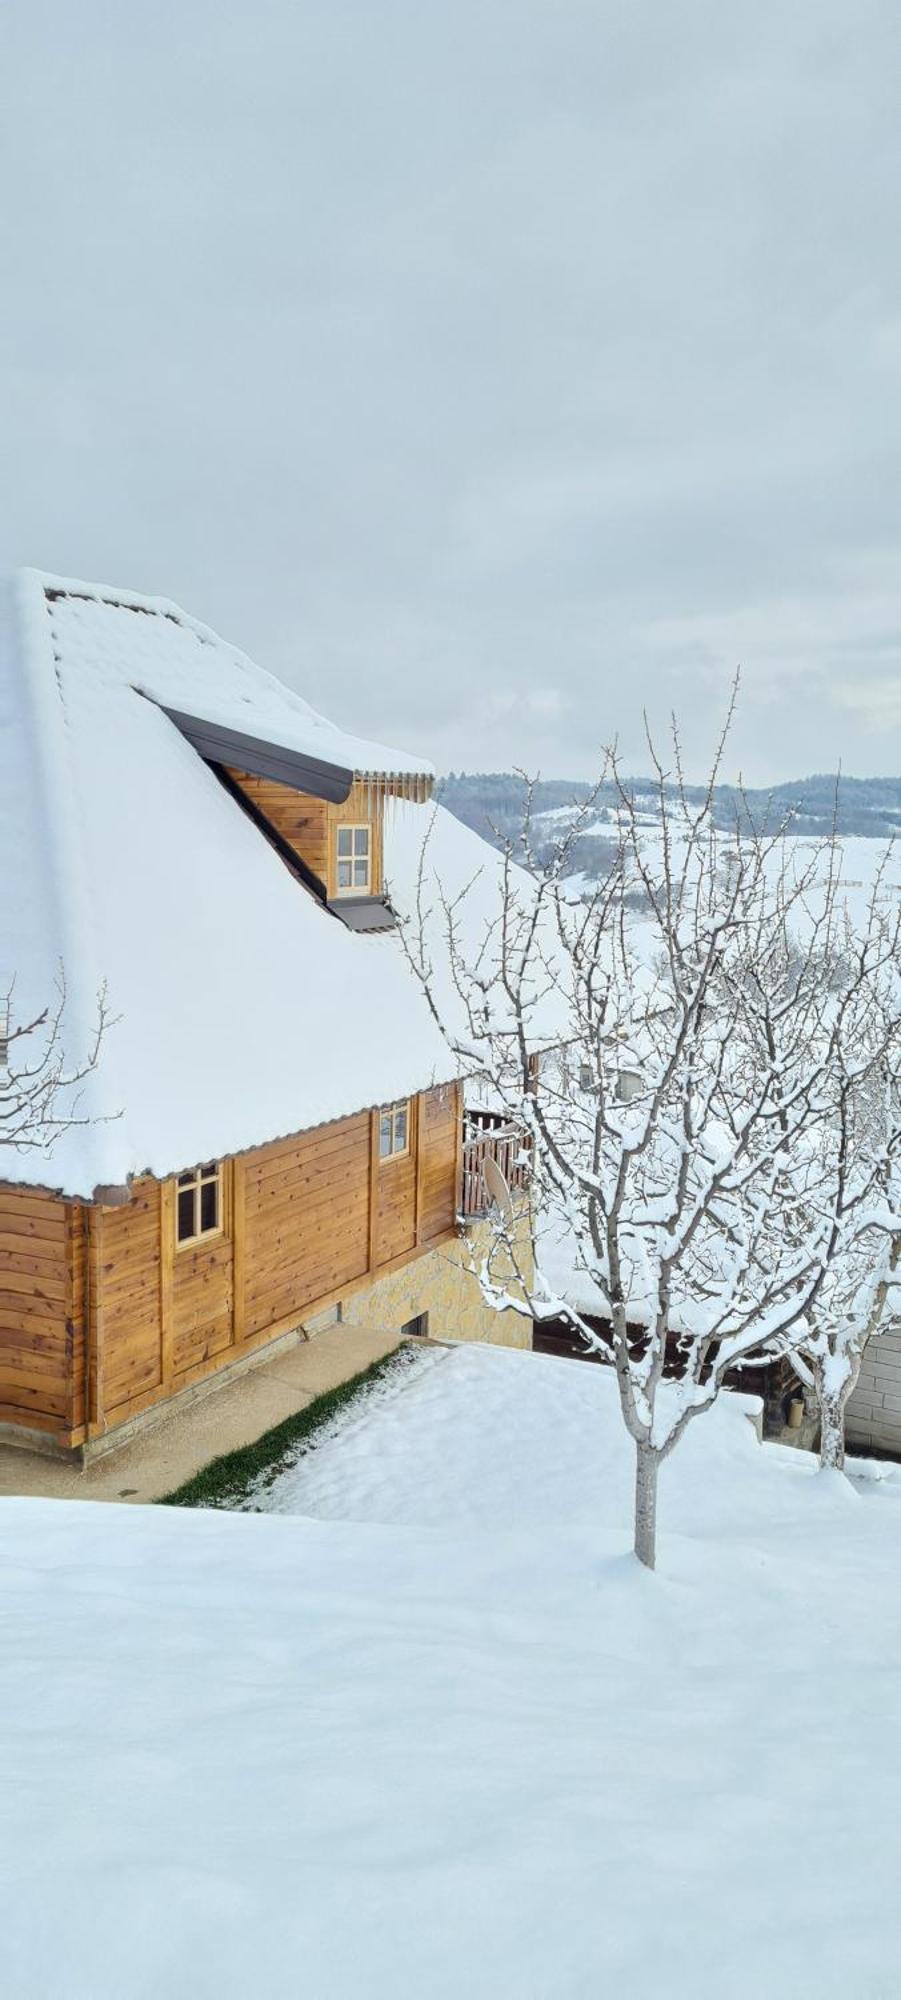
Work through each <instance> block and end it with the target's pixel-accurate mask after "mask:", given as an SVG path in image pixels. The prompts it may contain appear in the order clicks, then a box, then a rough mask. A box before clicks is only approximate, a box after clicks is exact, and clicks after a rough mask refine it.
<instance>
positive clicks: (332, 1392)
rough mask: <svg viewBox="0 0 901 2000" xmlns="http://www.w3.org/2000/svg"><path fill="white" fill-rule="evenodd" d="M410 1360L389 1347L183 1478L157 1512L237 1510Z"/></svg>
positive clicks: (408, 1352) (402, 1349) (407, 1353)
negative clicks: (357, 1371) (326, 1426)
mask: <svg viewBox="0 0 901 2000" xmlns="http://www.w3.org/2000/svg"><path fill="white" fill-rule="evenodd" d="M401 1356H403V1357H404V1359H405V1360H406V1359H410V1360H412V1359H413V1350H412V1349H411V1348H410V1346H409V1344H408V1343H407V1342H405V1341H404V1342H401V1344H400V1346H398V1347H395V1348H392V1350H391V1353H390V1354H385V1355H383V1357H382V1359H381V1361H373V1363H372V1365H371V1367H369V1368H363V1369H362V1370H361V1371H360V1374H359V1375H352V1376H351V1377H350V1380H349V1381H348V1382H340V1383H339V1384H338V1387H337V1388H336V1389H327V1390H326V1391H325V1394H324V1395H322V1396H317V1397H316V1399H315V1402H312V1403H307V1404H306V1406H305V1408H304V1409H302V1410H297V1411H295V1414H294V1415H293V1416H292V1417H285V1419H284V1422H283V1423H280V1424H276V1425H275V1427H274V1429H273V1430H271V1431H264V1432H263V1435H262V1437H259V1438H257V1439H256V1441H255V1442H254V1443H253V1444H245V1445H241V1447H240V1449H239V1450H238V1451H229V1452H225V1453H224V1455H223V1456H222V1458H214V1459H213V1460H212V1461H211V1463H210V1464H209V1465H205V1466H204V1467H203V1470H202V1471H201V1472H196V1473H195V1474H194V1477H193V1479H186V1480H185V1483H184V1485H183V1486H178V1487H176V1489H175V1492H174V1493H167V1494H165V1495H164V1497H163V1498H162V1499H161V1500H158V1501H157V1506H159V1507H239V1506H240V1505H241V1503H242V1502H243V1501H245V1500H246V1499H247V1497H248V1494H249V1493H250V1490H251V1488H252V1487H253V1486H255V1485H258V1484H259V1483H261V1482H262V1484H263V1485H264V1486H266V1485H271V1484H272V1481H273V1480H274V1479H275V1478H277V1476H278V1474H279V1473H280V1472H281V1471H282V1468H283V1465H284V1461H285V1458H286V1457H287V1455H288V1453H290V1454H291V1457H292V1461H293V1460H294V1459H295V1458H297V1457H300V1456H301V1453H302V1451H303V1449H305V1448H307V1447H309V1445H310V1444H311V1443H312V1442H313V1441H314V1439H315V1434H316V1432H317V1431H319V1430H321V1429H322V1426H323V1424H327V1423H329V1422H330V1420H331V1418H332V1417H335V1416H337V1415H338V1412H339V1411H340V1410H344V1409H346V1408H347V1405H348V1403H353V1402H355V1401H356V1398H357V1397H358V1396H360V1395H361V1394H363V1393H364V1392H365V1391H366V1390H368V1389H370V1388H372V1386H373V1384H374V1383H376V1382H378V1381H379V1380H380V1379H381V1378H382V1377H383V1376H385V1375H387V1374H389V1373H390V1372H391V1371H392V1370H393V1369H394V1368H396V1366H397V1363H398V1360H399V1359H400V1357H401Z"/></svg>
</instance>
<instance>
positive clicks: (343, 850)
mask: <svg viewBox="0 0 901 2000" xmlns="http://www.w3.org/2000/svg"><path fill="white" fill-rule="evenodd" d="M353 851H354V830H353V827H352V826H339V828H338V853H339V854H352V853H353Z"/></svg>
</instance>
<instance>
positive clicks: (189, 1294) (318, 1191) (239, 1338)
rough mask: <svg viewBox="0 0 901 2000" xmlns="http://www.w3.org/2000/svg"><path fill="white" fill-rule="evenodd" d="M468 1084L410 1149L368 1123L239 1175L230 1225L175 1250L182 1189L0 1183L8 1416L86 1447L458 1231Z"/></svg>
mask: <svg viewBox="0 0 901 2000" xmlns="http://www.w3.org/2000/svg"><path fill="white" fill-rule="evenodd" d="M459 1119H460V1112H459V1108H458V1092H457V1091H456V1089H454V1088H452V1089H442V1090H434V1091H429V1092H427V1093H426V1094H425V1095H424V1096H423V1097H422V1098H420V1099H418V1100H417V1099H413V1100H412V1102H411V1120H410V1131H411V1146H410V1151H409V1152H408V1153H407V1154H405V1155H403V1156H402V1157H400V1158H398V1159H394V1160H380V1159H379V1157H378V1112H377V1111H373V1112H368V1111H366V1112H361V1113H359V1114H358V1115H357V1116H355V1117H352V1118H345V1119H342V1120H340V1121H339V1122H337V1123H335V1124H332V1125H325V1126H322V1127H320V1128H319V1129H318V1130H317V1131H315V1132H307V1133H304V1134H302V1135H301V1136H300V1137H297V1138H292V1139H285V1140H280V1141H278V1142H276V1143H275V1144H273V1145H270V1146H261V1147H259V1148H257V1149H256V1151H254V1152H251V1153H246V1154H243V1155H242V1156H241V1157H240V1158H239V1159H236V1160H233V1161H226V1162H225V1163H224V1167H223V1229H222V1232H221V1233H220V1234H218V1235H217V1236H214V1237H210V1238H209V1239H208V1240H207V1241H206V1242H204V1241H201V1242H199V1243H196V1244H192V1245H186V1246H185V1247H184V1248H183V1249H178V1248H177V1247H176V1244H175V1190H174V1182H172V1181H164V1182H159V1181H156V1180H153V1179H152V1178H150V1176H146V1177H145V1178H143V1179H141V1180H139V1181H137V1182H136V1183H135V1186H134V1190H133V1194H132V1199H131V1201H130V1202H129V1203H128V1205H127V1206H126V1207H123V1208H109V1209H100V1208H95V1207H86V1206H84V1205H83V1204H80V1203H66V1202H62V1201H58V1200H54V1199H53V1198H52V1197H51V1196H50V1195H48V1194H43V1193H41V1192H36V1193H35V1192H31V1191H28V1190H23V1189H14V1188H10V1189H6V1190H4V1189H2V1188H0V1421H7V1422H12V1423H20V1424H26V1425H30V1426H31V1427H32V1428H38V1429H42V1430H46V1431H52V1432H55V1433H56V1434H57V1436H58V1437H59V1438H60V1440H61V1441H62V1442H65V1443H78V1442H79V1441H80V1440H81V1438H82V1436H83V1435H84V1434H85V1426H87V1427H88V1432H89V1434H95V1433H97V1432H102V1431H103V1430H105V1429H107V1428H109V1427H110V1426H112V1425H115V1424H118V1423H122V1422H125V1421H126V1420H127V1419H129V1418H131V1417H133V1416H137V1415H139V1414H140V1413H141V1411H143V1410H145V1409H147V1408H148V1407H150V1405H152V1404H153V1403H158V1402H160V1401H162V1400H164V1399H165V1398H166V1397H168V1396H170V1395H172V1394H174V1393H176V1392H177V1391H178V1390H179V1389H181V1388H184V1387H186V1386H187V1385H188V1384H189V1383H192V1382H197V1381H200V1380H202V1379H204V1378H205V1377H207V1376H209V1375H211V1374H215V1373H216V1371H217V1370H218V1369H220V1368H222V1367H223V1366H225V1365H226V1364H227V1363H228V1362H230V1361H232V1360H234V1359H235V1358H236V1357H237V1356H238V1355H239V1354H240V1353H242V1352H243V1351H244V1350H249V1349H251V1348H253V1347H256V1346H261V1345H264V1344H265V1342H266V1340H267V1339H273V1338H275V1337H276V1336H277V1334H278V1333H280V1332H283V1331H285V1330H286V1329H287V1328H288V1327H290V1326H292V1325H296V1324H297V1322H298V1320H300V1319H301V1318H302V1317H303V1316H304V1314H306V1313H312V1312H315V1311H316V1310H317V1308H319V1307H321V1306H322V1305H323V1304H324V1303H325V1302H326V1301H327V1300H334V1299H336V1298H340V1297H341V1295H342V1293H343V1292H344V1291H345V1290H347V1289H349V1288H351V1287H354V1288H356V1287H358V1286H360V1285H361V1284H365V1282H366V1280H367V1278H368V1277H369V1276H372V1277H376V1276H377V1275H378V1274H379V1272H380V1271H382V1270H383V1269H385V1268H386V1267H387V1266H389V1265H393V1264H396V1263H397V1262H398V1261H399V1260H400V1261H402V1260H403V1259H405V1258H408V1257H410V1256H413V1255H415V1253H416V1250H417V1249H418V1248H423V1247H425V1246H427V1245H428V1244H429V1243H431V1242H434V1241H436V1240H437V1239H439V1238H440V1237H441V1236H443V1235H445V1234H446V1233H447V1232H448V1231H449V1230H450V1229H452V1227H453V1225H454V1218H455V1213H456V1178H457V1143H458V1124H459Z"/></svg>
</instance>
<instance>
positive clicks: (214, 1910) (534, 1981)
mask: <svg viewBox="0 0 901 2000" xmlns="http://www.w3.org/2000/svg"><path fill="white" fill-rule="evenodd" d="M613 1389H614V1385H613V1383H612V1381H611V1378H610V1377H609V1375H607V1374H606V1373H605V1371H603V1370H601V1369H598V1368H590V1367H585V1366H582V1365H580V1364H579V1363H577V1362H567V1361H558V1360H552V1359H548V1358H544V1357H539V1356H532V1355H526V1354H517V1353H504V1352H501V1351H497V1350H489V1349H482V1348H480V1349H469V1348H459V1349H456V1350H453V1351H451V1352H449V1353H440V1354H435V1353H432V1352H426V1353H424V1355H423V1357H422V1361H421V1364H420V1366H419V1367H418V1368H417V1369H415V1370H412V1371H408V1372H407V1374H406V1376H405V1377H404V1378H402V1379H400V1380H398V1381H397V1382H396V1383H390V1382H389V1384H388V1386H387V1388H385V1389H384V1390H382V1391H380V1392H379V1394H378V1395H376V1396H374V1397H373V1398H371V1399H370V1400H369V1402H368V1403H367V1404H366V1405H365V1406H364V1407H363V1409H362V1410H357V1411H356V1412H351V1414H350V1415H349V1417H348V1420H347V1422H346V1424H345V1425H344V1426H342V1427H341V1428H340V1429H339V1430H338V1431H337V1432H335V1433H333V1434H332V1436H331V1437H330V1438H329V1439H328V1440H327V1441H326V1442H325V1443H324V1444H323V1445H322V1446H321V1447H320V1448H319V1449H318V1450H316V1451H314V1452H312V1453H309V1454H307V1455H306V1456H305V1457H304V1458H303V1459H302V1460H301V1461H300V1462H299V1463H298V1464H297V1465H296V1466H295V1467H294V1469H293V1471H291V1472H290V1473H287V1472H286V1473H285V1474H284V1475H283V1476H282V1478H281V1479H280V1480H278V1481H277V1482H276V1483H275V1485H274V1486H273V1487H272V1488H271V1490H270V1492H269V1494H268V1497H267V1499H266V1504H267V1506H269V1507H271V1508H273V1509H274V1510H276V1511H274V1512H272V1513H267V1514H263V1515H247V1514H221V1513H215V1514H214V1513H189V1512H181V1511H178V1510H171V1511H170V1510H166V1509H164V1508H148V1509H141V1508H134V1509H132V1508H126V1507H122V1508H116V1507H106V1506H100V1505H89V1504H87V1503H85V1504H81V1505H78V1504H61V1503H54V1502H49V1501H47V1502H38V1501H26V1500H19V1501H5V1502H3V1503H2V1508H0V1557H2V1569H3V1575H2V1581H0V1592H2V1595H0V1604H2V1617H3V1646H2V1655H0V1732H2V1742H0V1761H2V1771H3V1785H2V1801H3V1804H2V1831H3V1852H2V1855H0V1885H2V1886H0V1922H2V1933H0V1935H2V1966H3V1987H2V1990H3V1992H4V1994H5V1995H7V1994H8V1995H9V1996H10V2000H44V1996H46V2000H51V1996H52V2000H76V1996H77V2000H108V1996H109V2000H112V1996H116V2000H133V1996H135V2000H137V1996H141V2000H143V1996H146V1997H147V2000H150V1996H154V2000H157V1996H162V1995H165V1996H166V2000H189V1996H190V2000H214V1996H215V2000H230V1996H232V1995H235V1996H237V1995H241V1996H242V1997H243V1996H248V1995H249V1996H253V2000H270V1996H273V1997H274V1996H282V1995H284V1996H286V1997H287V1996H289V1995H290V1996H291V1997H292V2000H295V1996H297V1995H301V1994H303V1995H309V1996H311V2000H338V1996H340V2000H350V1996H353V1997H354V2000H360V1996H365V1997H366V2000H370V1996H374V1997H375V2000H381V1996H388V1995H390V1996H391V2000H413V1996H415V2000H425V1996H428V2000H445V1996H446V2000H451V1996H453V2000H459V1996H461V1995H464V1994H465V1995H466V1996H468V2000H473V1996H478V2000H481V1996H485V2000H487V1997H488V1996H491V2000H506V1997H507V1996H511V2000H512V1996H516V2000H554V1997H555V1996H566V2000H576V1997H577V1996H578V2000H599V1996H602V1995H603V1996H606V1995H610V1996H611V2000H650V1996H654V2000H658V1996H675V2000H682V1997H683V1996H685V2000H688V1996H691V2000H708V1996H709V2000H736V1996H755V2000H756V1996H758V1995H761V1994H764V1993H766V1994H768V1995H778V1996H781V1995H786V1996H788V1995H798V1996H806V1995H808V1994H811V1995H813V1994H816V1995H817V1996H818V2000H829V1996H832V1995H836V1996H837V1995H839V1994H841V1995H843V1996H848V1995H853V1996H854V2000H890V1996H891V1997H892V2000H893V1996H894V1995H896V1994H897V1992H898V1990H899V1982H898V1966H899V1963H901V1899H899V1897H898V1894H897V1883H898V1874H899V1866H901V1831H899V1810H898V1801H899V1799H901V1671H899V1659H901V1589H899V1584H898V1576H899V1562H898V1556H899V1541H901V1510H899V1507H898V1505H897V1500H898V1498H899V1492H901V1480H899V1477H898V1475H897V1474H896V1473H895V1472H894V1471H891V1472H889V1474H888V1476H887V1477H885V1478H884V1479H880V1480H879V1481H871V1482H868V1483H867V1485H866V1486H861V1487H860V1488H859V1489H857V1490H853V1489H852V1488H851V1487H849V1486H847V1485H842V1484H841V1483H840V1482H838V1481H834V1480H832V1479H828V1478H827V1479H823V1478H822V1477H820V1476H818V1475H817V1474H815V1473H814V1472H813V1470H812V1469H811V1466H810V1463H809V1462H808V1461H806V1460H805V1459H803V1458H802V1457H800V1456H799V1455H794V1454H791V1453H789V1452H780V1451H777V1450H772V1449H769V1448H765V1449H761V1448H760V1447H759V1446H758V1445H757V1443H756V1441H755V1438H754V1436H753V1433H752V1430H751V1426H750V1424H749V1422H748V1419H747V1416H746V1415H745V1414H744V1411H743V1409H742V1407H741V1405H740V1404H732V1403H724V1404H723V1405H722V1406H721V1408H720V1410H719V1411H718V1412H717V1413H716V1414H715V1415H714V1416H713V1417H711V1418H709V1419H706V1420H704V1421H703V1422H701V1423H699V1424H698V1425H697V1426H695V1427H694V1429H693V1431H692V1432H690V1433H689V1434H688V1437H687V1438H686V1440H685V1442H684V1443H683V1445H682V1446H680V1448H679V1450H678V1452H677V1454H676V1456H675V1458H674V1459H673V1460H672V1461H671V1462H670V1464H669V1465H668V1466H667V1467H666V1468H665V1470H664V1474H663V1477H662V1481H661V1506H662V1513H663V1533H662V1540H661V1566H660V1570H659V1571H658V1573H657V1575H656V1576H655V1577H651V1576H649V1575H647V1574H646V1573H644V1572H642V1571H640V1570H639V1569H638V1568H637V1566H636V1565H635V1564H634V1563H633V1562H632V1560H631V1559H630V1558H629V1557H628V1555H627V1554H626V1549H627V1543H628V1499H629V1496H628V1484H629V1477H630V1467H629V1462H628V1455H627V1452H626V1449H625V1446H624V1444H623V1443H622V1442H621V1440H620V1437H619V1433H618V1430H617V1427H616V1422H615V1418H614V1410H613V1404H612V1400H611V1394H612V1392H613ZM864 1494H865V1496H866V1497H865V1498H864V1497H861V1496H862V1495H864ZM295 1508H296V1509H302V1510H303V1513H302V1514H295V1513H294V1512H292V1511H291V1510H293V1509H295Z"/></svg>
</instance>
